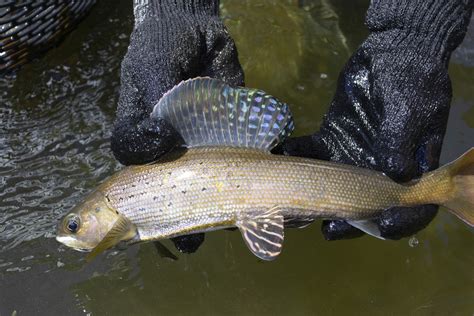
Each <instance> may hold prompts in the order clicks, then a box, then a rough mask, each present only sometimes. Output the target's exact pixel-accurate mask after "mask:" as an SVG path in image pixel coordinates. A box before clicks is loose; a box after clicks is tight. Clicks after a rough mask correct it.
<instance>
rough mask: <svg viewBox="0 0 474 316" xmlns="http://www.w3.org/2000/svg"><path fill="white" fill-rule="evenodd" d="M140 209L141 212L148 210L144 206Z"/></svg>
mask: <svg viewBox="0 0 474 316" xmlns="http://www.w3.org/2000/svg"><path fill="white" fill-rule="evenodd" d="M138 211H139V212H145V211H146V210H145V208H144V207H140V208H139V209H138Z"/></svg>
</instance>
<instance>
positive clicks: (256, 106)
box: [151, 77, 294, 151]
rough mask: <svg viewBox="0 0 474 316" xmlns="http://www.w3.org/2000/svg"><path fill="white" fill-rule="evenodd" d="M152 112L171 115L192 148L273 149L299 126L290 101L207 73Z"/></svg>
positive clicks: (182, 86)
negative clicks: (294, 123)
mask: <svg viewBox="0 0 474 316" xmlns="http://www.w3.org/2000/svg"><path fill="white" fill-rule="evenodd" d="M151 117H160V118H163V119H165V120H167V121H168V122H169V123H170V124H171V125H172V126H173V128H174V129H175V130H176V131H177V132H178V133H179V134H180V135H181V136H182V138H183V140H184V141H185V143H186V145H187V146H188V147H198V146H232V147H247V148H257V149H261V150H264V151H270V150H271V149H272V148H273V147H275V146H276V145H278V144H279V143H280V142H282V141H283V140H284V139H285V138H286V137H287V136H289V135H290V134H291V132H292V131H293V129H294V125H293V118H292V115H291V112H290V109H289V106H288V105H287V104H285V103H282V102H280V101H278V100H277V99H276V98H274V97H272V96H271V95H268V94H266V93H265V92H263V91H261V90H257V89H249V88H244V87H231V86H229V85H228V84H226V83H225V82H223V81H221V80H218V79H212V78H208V77H204V78H201V77H198V78H194V79H189V80H186V81H182V82H181V83H179V84H178V85H176V86H175V87H173V88H172V89H171V90H169V91H168V92H166V93H165V94H164V95H163V96H162V97H161V99H160V100H159V101H158V103H157V104H156V105H155V106H154V108H153V112H152V114H151Z"/></svg>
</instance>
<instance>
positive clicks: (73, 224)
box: [66, 215, 81, 234]
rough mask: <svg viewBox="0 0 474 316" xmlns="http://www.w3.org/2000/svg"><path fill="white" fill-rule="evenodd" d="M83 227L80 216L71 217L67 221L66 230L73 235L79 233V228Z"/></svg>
mask: <svg viewBox="0 0 474 316" xmlns="http://www.w3.org/2000/svg"><path fill="white" fill-rule="evenodd" d="M80 225H81V221H80V219H79V217H78V216H76V215H72V216H71V217H69V218H68V219H67V221H66V229H67V230H68V231H70V232H71V233H73V234H74V233H77V231H78V230H79V227H80Z"/></svg>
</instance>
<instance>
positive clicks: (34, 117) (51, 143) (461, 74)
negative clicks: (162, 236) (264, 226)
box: [0, 0, 474, 315]
mask: <svg viewBox="0 0 474 316" xmlns="http://www.w3.org/2000/svg"><path fill="white" fill-rule="evenodd" d="M295 2H296V1H285V2H283V1H276V0H275V1H271V0H261V1H250V0H249V1H239V2H235V1H230V0H227V1H223V8H222V14H223V16H224V17H225V22H226V24H227V25H228V27H229V31H230V32H231V34H232V36H233V37H234V38H235V40H236V43H237V46H238V49H239V54H240V60H241V62H242V65H243V66H244V69H245V72H246V82H247V85H248V86H251V87H259V88H262V89H265V90H267V91H268V92H269V93H272V94H274V95H275V96H277V97H279V98H281V99H282V100H285V101H287V102H289V103H290V104H292V109H293V112H294V114H295V117H296V125H297V131H296V133H297V134H299V135H302V134H306V133H309V132H311V131H313V130H315V129H317V128H318V126H319V124H320V121H321V118H322V115H323V113H324V112H325V111H326V109H327V105H328V104H329V102H330V100H331V97H332V93H333V91H334V89H335V84H336V79H337V75H338V73H339V70H340V69H341V67H342V65H343V64H344V62H345V60H346V59H347V57H348V56H349V54H350V52H351V51H353V50H354V49H355V48H356V47H357V45H358V44H359V43H360V41H361V40H362V39H363V38H364V36H365V34H366V31H365V29H364V27H363V25H362V19H363V16H364V14H365V10H366V7H367V5H368V3H367V2H366V1H356V2H352V3H351V4H350V5H346V4H345V6H343V7H341V8H339V7H338V8H337V14H338V16H339V19H337V17H335V16H334V15H333V14H331V11H327V10H326V9H324V8H323V7H321V6H320V5H319V3H315V1H307V3H305V2H306V1H302V2H303V3H304V9H299V8H297V7H296V5H295ZM325 10H326V11H325ZM132 18H133V17H132V10H131V4H130V3H117V2H115V1H112V0H102V1H99V4H98V5H97V6H96V7H95V8H94V10H93V11H92V13H91V14H90V15H89V16H88V17H87V19H86V20H85V21H84V22H83V23H81V24H80V26H79V27H78V28H77V29H76V30H75V31H73V33H72V34H71V35H70V36H69V37H68V38H67V39H66V40H65V41H63V42H62V43H61V44H60V46H59V47H57V48H55V49H53V50H51V51H49V52H48V53H47V54H46V55H45V56H44V57H42V58H41V59H40V60H38V61H36V62H34V63H31V64H29V65H27V66H26V67H24V68H23V69H22V70H21V71H20V72H19V73H18V75H17V77H16V78H10V79H7V80H5V79H3V80H0V117H1V121H2V125H1V126H0V315H11V314H12V312H14V311H16V312H17V313H18V315H30V314H66V313H68V314H71V315H81V314H97V315H102V314H118V315H126V314H145V315H150V314H181V315H183V314H224V313H228V314H250V315H264V314H323V315H326V314H362V313H364V314H382V313H384V314H385V313H389V314H408V313H409V314H417V315H418V314H419V315H444V314H447V313H450V314H459V315H472V314H473V312H474V269H473V266H474V252H473V251H472V250H473V246H474V234H473V230H472V229H469V228H467V227H466V226H465V225H464V224H462V223H461V222H460V221H459V220H457V219H456V218H454V217H453V216H451V215H449V214H446V213H445V212H440V214H439V215H438V216H437V218H436V219H435V221H434V222H433V223H432V224H431V225H430V226H429V227H428V228H427V229H425V230H424V231H422V232H419V233H418V234H417V235H416V239H404V240H401V241H380V240H376V239H374V238H371V237H363V238H359V239H355V240H348V241H340V242H326V241H324V240H323V238H322V236H321V234H320V233H319V224H315V225H311V226H309V227H308V228H306V229H302V230H287V232H286V235H285V237H286V238H285V245H284V249H283V253H282V255H281V256H280V257H279V258H278V259H277V260H276V261H274V262H272V263H264V262H261V261H259V260H258V259H257V258H255V257H254V256H253V255H252V254H251V253H250V252H249V251H248V250H247V249H246V246H245V245H244V243H243V241H242V240H241V236H240V234H239V233H238V232H229V231H219V232H213V233H209V234H207V235H206V241H205V243H204V245H203V246H202V247H201V248H200V249H199V251H198V252H197V253H196V254H193V255H183V254H179V253H178V252H177V251H176V250H174V248H172V246H171V244H170V242H168V241H166V242H165V244H166V245H167V246H170V249H171V250H172V251H173V252H174V253H175V254H176V255H177V256H178V260H176V261H173V260H169V259H164V258H161V257H160V256H159V255H157V253H156V250H155V248H154V246H153V245H151V244H142V245H135V246H132V247H130V248H128V249H126V250H125V251H109V252H107V253H106V254H105V255H103V256H101V257H99V258H98V260H96V261H94V262H92V263H91V264H88V265H86V264H85V263H84V261H83V254H81V253H78V252H74V251H72V250H70V249H67V248H65V247H64V246H61V245H59V244H58V243H57V242H56V241H55V240H54V238H52V237H53V236H54V228H55V225H56V223H57V221H58V219H59V218H60V217H61V216H62V215H63V214H64V213H65V212H67V211H68V210H69V209H70V208H71V206H73V205H74V204H75V203H76V202H77V201H78V199H79V198H80V197H81V196H83V195H84V194H85V193H86V192H89V191H90V190H92V189H93V188H94V187H95V186H96V185H97V184H98V183H99V182H100V181H101V180H102V179H104V178H105V177H107V176H108V175H110V174H111V173H113V172H114V171H115V170H117V169H119V168H120V166H119V164H118V163H116V162H115V160H114V159H113V157H112V155H111V152H110V148H109V137H110V131H111V126H112V122H113V118H114V111H115V106H116V103H117V97H118V91H119V82H120V81H119V70H120V62H121V58H122V57H123V55H124V53H125V51H126V48H127V45H128V34H129V33H130V31H131V28H132V21H133V20H132ZM322 18H324V19H322ZM450 73H451V78H452V81H453V87H454V98H453V104H452V109H451V115H450V120H449V126H448V133H447V135H446V140H445V146H444V149H443V154H442V162H443V163H444V162H448V161H450V160H452V159H454V158H455V157H457V156H458V155H459V154H461V153H462V152H464V151H465V150H466V149H467V148H469V147H471V146H472V145H473V141H472V139H473V137H474V93H473V90H472V87H473V84H474V68H472V67H471V68H470V67H469V65H468V63H466V62H463V59H462V58H461V59H460V61H459V62H458V63H452V64H451V66H450Z"/></svg>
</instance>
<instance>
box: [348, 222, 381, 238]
mask: <svg viewBox="0 0 474 316" xmlns="http://www.w3.org/2000/svg"><path fill="white" fill-rule="evenodd" d="M347 223H348V224H350V225H352V226H354V227H355V228H357V229H360V230H361V231H363V232H364V233H366V234H369V235H371V236H374V237H376V238H378V239H382V240H385V238H383V237H382V233H381V232H380V229H379V226H378V225H377V224H376V223H374V222H373V221H372V220H360V221H347Z"/></svg>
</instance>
